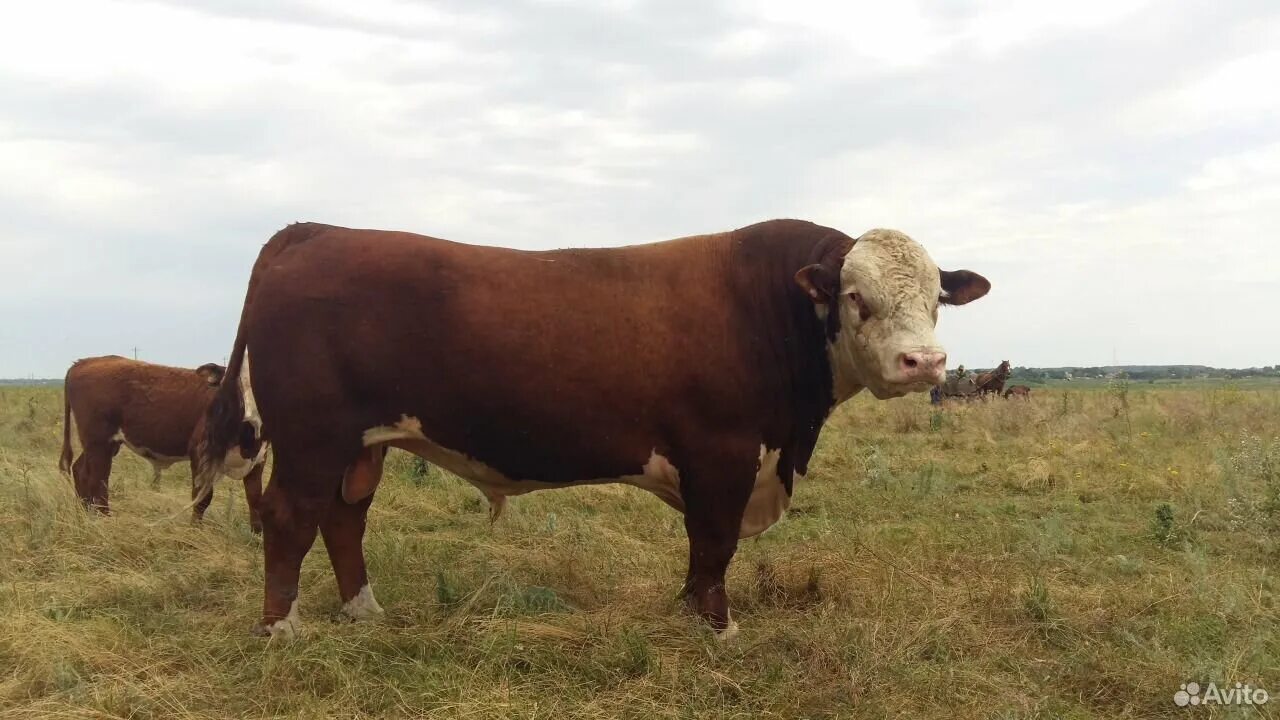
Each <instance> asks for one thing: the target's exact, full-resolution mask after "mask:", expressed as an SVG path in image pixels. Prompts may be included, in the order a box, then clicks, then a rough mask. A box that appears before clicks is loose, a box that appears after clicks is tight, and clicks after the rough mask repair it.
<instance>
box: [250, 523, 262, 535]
mask: <svg viewBox="0 0 1280 720" xmlns="http://www.w3.org/2000/svg"><path fill="white" fill-rule="evenodd" d="M249 532H251V533H253V534H254V535H261V534H262V522H261V521H259V522H252V521H250V523H249Z"/></svg>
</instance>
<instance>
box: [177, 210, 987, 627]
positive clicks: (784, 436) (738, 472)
mask: <svg viewBox="0 0 1280 720" xmlns="http://www.w3.org/2000/svg"><path fill="white" fill-rule="evenodd" d="M989 288H990V284H989V283H988V282H987V281H986V280H985V279H984V278H982V277H981V276H979V275H977V274H975V273H971V272H969V271H965V270H961V271H956V272H946V271H939V270H938V268H937V266H936V265H934V264H933V261H932V260H931V259H930V258H929V256H928V254H927V253H925V251H924V249H923V248H921V247H920V246H919V245H918V244H916V243H915V242H914V241H912V240H911V239H910V238H908V237H907V236H905V235H903V234H902V233H899V232H896V231H892V230H873V231H870V232H868V233H866V234H864V235H862V236H861V237H859V238H858V239H856V240H855V239H854V238H852V237H849V236H848V235H845V234H844V233H842V232H840V231H838V230H833V229H831V228H826V227H821V226H818V225H814V224H812V223H807V222H801V221H795V220H776V221H770V222H765V223H760V224H757V225H752V226H750V227H745V228H741V229H739V230H735V231H731V232H724V233H718V234H714V235H702V236H696V237H688V238H682V239H677V240H671V241H667V242H661V243H654V244H649V245H638V246H632V247H623V248H612V249H580V250H555V251H546V252H525V251H517V250H508V249H504V248H496V247H478V246H471V245H463V244H459V243H454V242H449V241H446V240H439V239H435V238H429V237H423V236H420V235H413V234H409V233H403V232H382V231H375V230H354V229H348V228H340V227H332V226H328V225H319V224H314V223H303V224H297V225H290V226H289V227H287V228H285V229H283V230H281V231H280V232H278V233H276V234H275V235H274V236H273V237H272V238H271V239H270V241H268V242H267V244H266V245H265V246H264V247H263V249H262V251H261V253H260V254H259V256H258V261H257V263H256V264H255V265H254V268H253V272H252V274H251V276H250V278H249V287H248V291H247V293H246V298H245V304H244V308H243V311H242V314H241V318H240V326H239V330H238V332H237V335H236V341H235V346H234V348H233V349H232V353H231V360H230V364H229V366H228V370H227V372H228V378H227V380H226V382H224V383H223V384H222V386H221V387H220V388H219V390H218V396H217V398H216V399H215V400H214V402H213V403H212V404H211V405H210V408H209V414H208V422H207V428H206V434H205V437H204V441H203V444H202V447H201V452H200V460H201V464H202V465H201V471H200V478H199V482H200V483H201V484H202V485H204V486H208V485H209V484H211V483H212V482H213V480H214V479H215V478H216V477H217V473H218V471H219V470H220V469H221V468H223V467H224V466H225V465H226V464H228V463H229V464H237V463H242V462H244V461H245V458H249V457H253V455H254V454H255V453H256V452H258V446H259V444H260V443H262V442H263V441H266V440H269V441H270V442H271V444H272V449H273V453H274V454H275V465H274V469H273V471H272V479H271V483H270V485H269V486H268V488H267V491H266V494H265V495H264V496H263V499H262V522H263V533H264V535H263V537H264V553H265V574H266V577H265V598H264V603H263V613H262V619H261V622H260V623H259V624H258V625H257V627H256V631H257V632H259V633H262V634H273V635H274V634H281V635H291V634H293V633H294V632H295V631H296V629H297V627H298V625H299V613H298V576H299V568H300V567H301V564H302V560H303V557H304V556H305V555H306V554H307V552H308V551H309V550H310V548H311V545H312V543H313V542H314V541H315V538H316V535H317V532H319V534H321V535H322V536H323V537H324V544H325V548H326V550H327V551H328V554H329V559H330V561H331V562H332V565H333V569H334V573H335V574H336V576H337V580H338V589H339V592H340V595H341V598H342V601H343V602H344V605H343V612H344V613H345V614H347V615H348V616H350V617H353V618H356V619H363V618H368V617H374V616H377V615H379V614H380V613H381V612H382V611H381V608H380V607H379V606H378V603H377V601H376V600H375V599H374V596H373V592H372V590H371V588H370V587H369V583H368V575H367V572H366V568H365V561H364V551H363V547H362V545H363V538H364V533H365V518H366V514H367V513H368V510H369V505H370V503H371V502H372V501H373V495H374V492H375V489H376V488H377V485H378V482H379V480H380V478H381V474H382V458H383V454H384V452H385V450H386V448H387V447H396V448H400V449H403V450H407V451H409V452H412V453H415V454H417V455H419V456H421V457H423V458H425V459H427V460H429V461H431V462H432V463H434V464H437V465H439V466H441V467H443V468H445V469H447V470H449V471H451V472H453V473H454V474H456V475H459V476H461V477H462V478H464V479H465V480H467V481H469V482H471V483H472V484H474V485H475V486H476V487H477V488H478V489H479V490H480V491H481V492H482V493H483V494H484V495H485V496H487V497H488V499H489V501H490V506H491V509H492V511H493V512H494V513H495V514H496V513H497V512H498V511H500V510H501V508H502V505H503V503H504V502H505V501H506V497H507V496H510V495H518V494H521V493H526V492H530V491H532V490H538V489H543V488H557V487H565V486H569V485H580V484H591V483H614V482H617V483H626V484H630V485H634V486H637V487H640V488H643V489H645V490H648V491H649V492H652V493H653V494H655V495H657V496H658V497H659V498H660V499H662V500H663V501H664V502H666V503H667V504H668V505H670V506H671V507H673V508H675V509H676V510H677V511H680V512H682V513H683V514H684V520H685V522H684V524H685V530H686V532H687V534H688V537H689V569H688V574H687V576H686V579H685V586H684V587H685V595H686V598H687V600H688V602H689V604H690V605H691V606H692V608H693V609H694V610H695V611H696V612H698V613H699V614H700V615H701V616H702V617H704V618H705V619H706V620H707V621H708V622H709V623H710V624H711V626H712V627H713V628H714V629H715V630H716V631H717V632H718V633H722V634H723V635H724V636H729V635H732V633H733V631H734V630H735V628H736V626H735V625H734V624H733V622H732V619H731V617H730V614H729V602H728V595H727V593H726V591H725V570H726V568H727V567H728V565H729V561H730V560H731V558H732V557H733V555H734V552H735V550H736V548H737V545H738V540H739V538H742V537H750V536H752V535H756V534H758V533H760V532H763V531H764V530H765V529H767V528H768V527H770V526H771V525H772V524H773V523H774V522H776V521H777V520H778V519H779V518H780V517H781V515H782V514H783V512H784V511H785V510H786V508H787V507H788V505H789V503H790V499H791V493H792V490H793V486H794V483H795V482H796V481H797V479H799V478H802V477H803V476H804V473H805V471H806V470H807V468H808V463H809V458H810V456H811V454H812V452H813V448H814V444H815V443H816V442H817V439H818V434H819V432H820V431H821V429H822V425H823V423H824V421H825V420H826V418H827V416H828V415H829V413H830V412H831V410H832V408H833V407H834V406H835V405H836V404H837V403H840V402H842V401H844V400H847V399H848V398H850V397H852V396H853V395H854V394H856V393H858V392H859V391H861V390H863V389H866V390H869V391H870V392H871V393H872V394H873V395H875V396H876V397H879V398H890V397H897V396H900V395H903V394H905V393H908V392H917V391H924V390H928V389H929V388H930V387H932V386H934V385H937V384H938V383H940V382H941V381H942V378H943V375H944V373H945V364H946V355H945V353H944V352H943V350H942V348H941V347H939V345H938V343H937V341H936V340H935V338H934V333H933V328H934V324H935V323H936V321H937V313H938V306H939V305H940V304H949V305H962V304H965V303H968V302H970V301H972V300H975V299H977V298H980V297H982V296H983V295H984V294H986V293H987V291H988V289H989ZM250 360H252V363H251V362H250Z"/></svg>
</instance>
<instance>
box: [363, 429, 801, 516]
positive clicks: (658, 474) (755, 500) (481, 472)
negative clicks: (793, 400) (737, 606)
mask: <svg viewBox="0 0 1280 720" xmlns="http://www.w3.org/2000/svg"><path fill="white" fill-rule="evenodd" d="M364 445H365V446H366V447H372V446H376V445H390V446H392V447H397V448H400V449H401V450H405V451H408V452H411V453H413V454H415V455H418V456H420V457H422V458H424V459H426V460H427V461H429V462H431V463H434V464H436V465H438V466H439V467H442V468H444V469H445V470H448V471H449V472H451V473H453V474H454V475H457V476H458V477H461V478H462V479H464V480H466V481H467V482H469V483H471V484H472V485H474V486H475V487H476V488H477V489H478V490H480V492H481V493H483V494H484V496H485V497H486V498H487V499H488V500H489V506H490V512H491V513H492V514H493V515H494V516H495V517H496V516H497V515H498V514H500V513H501V512H502V508H503V507H504V506H505V505H506V499H507V498H508V497H510V496H512V495H523V494H525V493H528V492H533V491H534V490H548V489H554V488H564V487H572V486H575V485H603V484H612V483H620V484H624V485H631V486H634V487H638V488H641V489H643V490H647V491H648V492H650V493H652V494H654V495H656V496H657V497H658V499H660V500H662V501H663V502H664V503H666V504H667V505H670V506H671V507H673V508H675V509H676V510H679V511H680V512H684V497H683V496H682V495H681V493H680V470H679V468H677V467H676V466H675V465H673V464H672V463H671V461H670V460H668V459H667V458H666V457H663V456H662V455H661V454H659V453H658V452H657V451H656V450H655V451H654V452H652V453H651V454H650V456H649V459H648V461H647V462H646V463H645V464H644V465H643V466H641V467H638V468H636V473H635V474H628V475H620V476H617V477H604V478H582V479H580V480H573V481H568V482H543V481H538V480H519V479H513V478H510V477H508V476H507V475H505V474H503V473H502V472H500V471H498V470H497V469H495V468H493V467H491V466H490V465H487V464H486V463H484V462H483V461H481V460H477V459H475V458H472V457H468V456H467V455H465V454H463V453H460V452H457V451H455V450H451V449H449V448H446V447H443V446H442V445H440V444H439V443H436V442H435V441H433V440H431V439H430V438H428V437H426V435H424V434H423V431H422V424H421V423H420V422H419V421H418V420H417V419H416V418H411V417H408V416H405V417H403V418H402V419H401V420H400V422H398V423H396V424H395V425H392V426H382V427H376V428H371V429H369V430H367V431H365V433H364ZM778 455H779V451H778V450H776V449H775V450H767V449H766V448H765V447H764V446H761V448H760V462H759V467H758V470H757V472H756V477H755V481H754V485H753V487H752V492H751V498H750V500H749V501H748V502H747V508H746V511H745V512H744V513H743V518H742V524H741V526H740V528H739V537H742V538H746V537H752V536H754V535H758V534H760V533H762V532H764V531H765V530H767V529H769V528H770V527H771V526H772V525H773V524H774V523H776V522H777V521H778V519H779V518H781V517H782V514H783V513H784V512H786V510H787V508H788V507H789V506H790V504H791V497H790V496H789V495H788V494H787V492H786V488H785V487H784V486H783V484H782V481H781V479H780V478H779V477H778Z"/></svg>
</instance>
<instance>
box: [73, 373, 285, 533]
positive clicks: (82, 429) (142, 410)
mask: <svg viewBox="0 0 1280 720" xmlns="http://www.w3.org/2000/svg"><path fill="white" fill-rule="evenodd" d="M224 372H225V368H223V367H222V366H221V365H214V364H213V363H210V364H207V365H202V366H200V367H199V368H196V369H195V370H189V369H187V368H176V367H168V366H165V365H153V364H151V363H145V362H139V361H137V360H130V359H128V358H123V357H119V356H115V355H110V356H106V357H95V358H87V359H84V360H79V361H77V362H76V363H75V364H74V365H72V366H71V369H70V370H68V371H67V377H66V383H65V385H64V388H63V398H64V399H63V427H62V455H61V457H60V458H59V462H58V466H59V468H60V469H61V470H62V472H63V473H66V474H69V475H71V477H72V479H73V480H74V482H75V489H76V495H77V496H78V497H79V498H80V499H81V500H82V501H84V503H85V504H86V505H88V506H89V507H93V508H97V509H98V510H99V511H101V512H102V513H107V512H109V505H108V489H107V486H108V479H109V477H110V475H111V462H112V459H113V458H114V457H115V455H116V453H118V452H120V446H121V445H124V446H125V447H128V448H129V449H130V450H132V451H134V452H135V453H137V454H138V455H140V456H142V457H143V458H145V459H146V460H147V461H148V462H150V463H151V467H152V469H153V470H154V472H155V474H154V475H153V477H152V483H153V484H158V483H159V482H160V473H161V472H162V471H164V470H165V469H166V468H168V467H169V466H171V465H173V464H174V463H177V462H180V461H182V460H190V461H191V463H192V470H193V472H192V477H193V478H194V477H195V473H194V469H195V454H194V453H195V449H196V441H197V440H198V439H199V437H200V436H201V435H203V428H204V412H205V409H206V408H207V407H208V405H209V401H210V400H212V399H213V397H214V393H215V392H216V388H217V386H218V383H220V382H221V381H222V376H223V373H224ZM73 424H74V426H75V429H76V435H77V437H78V439H79V441H80V455H79V457H75V458H74V461H73V456H74V454H75V453H74V449H73V447H72V442H71V428H72V425H73ZM263 455H264V453H259V454H258V455H257V456H255V457H254V458H252V460H251V461H249V462H247V463H246V462H242V463H238V464H237V465H235V466H228V467H227V468H225V470H226V471H227V472H228V474H230V475H231V476H233V477H236V478H243V479H244V490H245V497H246V498H247V499H248V502H249V520H250V524H251V526H252V527H253V529H254V530H255V531H257V530H259V529H261V522H260V521H259V518H258V500H259V498H260V497H261V495H262V467H263V460H264V458H263ZM194 496H196V493H195V492H194V485H193V497H194ZM211 498H212V495H210V494H208V493H206V494H204V495H203V496H202V497H201V499H200V502H199V503H197V504H196V505H195V506H194V507H193V511H194V513H195V517H196V518H197V519H199V518H200V517H202V516H203V515H204V511H205V509H206V508H208V506H209V501H210V499H211Z"/></svg>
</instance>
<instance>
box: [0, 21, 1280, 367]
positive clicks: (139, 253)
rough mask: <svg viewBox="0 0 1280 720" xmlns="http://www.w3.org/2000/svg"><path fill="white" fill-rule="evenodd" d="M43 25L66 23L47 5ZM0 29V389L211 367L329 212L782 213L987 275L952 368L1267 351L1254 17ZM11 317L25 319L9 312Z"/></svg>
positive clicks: (1260, 90)
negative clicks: (102, 364) (305, 231)
mask: <svg viewBox="0 0 1280 720" xmlns="http://www.w3.org/2000/svg"><path fill="white" fill-rule="evenodd" d="M67 18H75V20H76V21H75V22H68V21H67ZM11 19H12V21H11V22H8V23H6V24H5V25H3V26H0V215H2V216H3V217H5V218H6V227H5V229H4V231H3V232H0V256H3V257H4V258H5V260H6V262H5V263H4V264H3V266H0V315H3V317H5V318H6V321H5V322H4V323H0V376H5V375H19V376H21V375H27V374H29V373H35V374H37V375H59V374H61V372H62V371H63V370H64V369H65V367H66V366H67V364H69V362H70V361H71V360H73V359H75V358H76V357H80V356H85V355H95V354H102V353H106V352H125V351H127V350H128V349H129V348H132V347H133V346H134V345H137V346H139V347H140V348H142V356H143V357H144V358H147V359H151V360H155V361H160V362H172V363H180V364H186V365H196V364H199V363H201V362H205V361H207V360H208V359H210V358H212V359H218V358H220V357H222V356H223V355H225V354H226V352H227V349H228V348H229V346H230V337H231V334H232V333H233V331H234V325H235V321H236V316H237V313H238V311H239V305H240V300H241V298H242V296H243V291H244V282H245V280H246V278H247V273H248V268H249V266H250V265H251V263H252V261H253V258H254V256H255V254H256V252H257V249H258V248H259V246H260V245H261V243H263V242H264V241H265V240H266V239H267V237H269V236H270V234H271V233H272V232H274V231H275V230H276V229H278V228H279V227H281V226H283V225H284V224H286V223H288V222H291V221H294V220H306V219H311V220H319V221H325V222H333V223H337V224H347V225H354V226H362V227H381V228H395V229H407V230H414V231H418V232H423V233H427V234H433V235H437V236H444V237H450V238H454V239H458V240H462V241H466V242H476V243H489V244H502V245H510V246H516V247H557V246H587V245H618V244H624V243H631V242H643V241H652V240H656V239H662V238H667V237H675V236H679V235H685V234H692V233H698V232H706V231H715V230H724V229H728V228H732V227H736V226H741V225H745V224H748V223H750V222H754V221H757V220H760V219H764V218H768V217H778V216H789V217H805V218H808V219H813V220H815V221H819V222H824V223H827V224H831V225H833V226H836V227H839V228H841V229H843V230H845V231H847V232H850V233H852V234H857V233H860V232H862V231H864V230H866V229H868V228H870V227H874V226H892V227H897V228H900V229H903V230H905V231H907V232H908V233H910V234H912V235H913V236H915V237H916V238H917V239H919V240H920V241H921V242H923V243H924V244H925V245H926V247H927V248H929V250H930V252H931V253H932V254H933V255H934V256H935V258H936V259H937V260H938V262H939V264H941V265H944V266H947V267H962V266H963V267H968V268H971V269H974V270H977V271H979V272H983V273H984V274H987V275H988V276H989V277H991V279H992V280H993V282H994V284H995V289H994V291H993V293H992V295H991V296H990V297H989V298H987V299H984V300H983V301H982V302H981V303H979V304H975V305H973V306H970V307H966V308H963V309H960V310H956V311H954V312H948V313H946V314H945V316H944V319H943V322H942V326H941V328H940V335H941V337H942V339H943V340H944V342H946V343H947V345H948V348H949V350H950V351H951V355H952V356H953V357H955V358H956V359H957V361H959V362H964V363H966V364H967V365H969V366H980V365H986V364H992V363H994V362H996V361H998V360H1000V359H1004V358H1009V359H1011V360H1013V361H1014V362H1015V364H1025V365H1037V364H1038V365H1060V364H1070V363H1082V364H1083V363H1089V364H1092V363H1102V362H1109V361H1110V359H1111V356H1112V351H1113V347H1114V348H1115V352H1116V353H1117V355H1118V356H1119V358H1120V359H1121V360H1122V361H1125V360H1128V361H1132V362H1205V363H1211V364H1219V365H1255V364H1272V363H1274V362H1280V360H1277V359H1276V358H1277V357H1280V339H1278V338H1277V337H1276V336H1275V335H1274V334H1269V333H1262V332H1258V330H1257V328H1256V324H1257V320H1256V317H1257V315H1256V313H1255V312H1254V311H1253V310H1252V308H1260V307H1267V306H1268V304H1269V303H1270V301H1271V299H1272V298H1274V297H1275V296H1276V293H1277V291H1278V290H1280V287H1277V280H1276V279H1275V278H1274V274H1273V273H1268V272H1267V271H1266V268H1274V267H1278V266H1280V263H1278V262H1277V259H1280V252H1278V251H1277V250H1275V249H1274V244H1273V239H1274V238H1275V237H1276V234H1277V231H1278V230H1280V217H1278V215H1280V212H1278V211H1277V209H1276V208H1280V203H1277V202H1276V200H1277V197H1276V195H1277V188H1280V151H1277V149H1276V148H1277V147H1280V129H1278V128H1280V123H1277V120H1278V119H1280V118H1278V117H1277V115H1280V97H1277V96H1276V94H1275V93H1270V92H1267V91H1266V90H1267V88H1268V81H1269V78H1270V77H1272V76H1274V75H1275V74H1276V72H1277V71H1280V55H1278V54H1277V53H1276V51H1275V50H1274V48H1272V47H1271V45H1272V43H1271V42H1270V39H1271V38H1273V37H1274V31H1275V30H1276V29H1280V10H1277V9H1276V8H1275V6H1274V5H1273V4H1270V3H1264V2H1246V3H1240V4H1234V5H1232V6H1231V7H1230V8H1224V7H1220V6H1213V5H1208V4H1185V5H1182V6H1179V7H1177V8H1172V7H1169V6H1167V5H1164V4H1159V3H1150V2H1136V1H1129V0H1115V1H1110V2H1085V3H1072V4H1068V5H1063V6H1061V7H1055V8H1045V7H1038V8H1036V9H1035V11H1034V12H1032V11H1030V10H1029V9H1028V8H1027V6H1026V5H1025V4H1024V3H1017V2H1012V1H1008V2H996V3H984V4H980V5H958V4H954V3H938V2H915V3H898V4H892V3H891V4H882V5H881V6H869V5H867V6H864V5H849V4H843V5H841V4H836V3H819V2H816V1H815V0H793V1H792V2H788V3H782V4H780V3H763V2H759V3H756V2H749V3H737V2H735V3H727V2H726V3H723V4H697V5H692V6H690V5H688V4H687V3H675V2H673V1H671V0H662V1H660V2H644V1H642V0H634V1H632V0H627V1H619V2H611V3H593V2H563V1H556V2H551V1H537V2H516V1H514V0H513V1H510V2H499V3H486V4H484V7H483V9H478V8H477V6H476V5H475V4H473V3H464V2H458V1H456V0H451V1H443V2H435V3H409V2H395V1H393V0H379V1H378V2H371V3H357V4H351V3H339V2H330V1H325V2H308V1H304V0H290V1H288V2H279V3H269V4H264V3H257V2H248V1H247V0H200V1H198V2H182V3H178V2H131V1H125V0H119V1H115V2H88V1H87V0H83V1H73V0H64V1H62V2H52V3H39V4H33V5H30V6H26V7H24V8H23V9H22V10H20V11H17V12H16V14H15V16H14V17H13V18H11ZM9 318H17V319H16V320H13V321H10V320H9Z"/></svg>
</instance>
